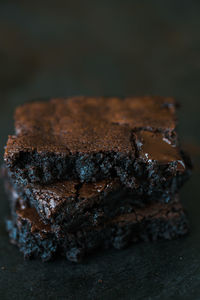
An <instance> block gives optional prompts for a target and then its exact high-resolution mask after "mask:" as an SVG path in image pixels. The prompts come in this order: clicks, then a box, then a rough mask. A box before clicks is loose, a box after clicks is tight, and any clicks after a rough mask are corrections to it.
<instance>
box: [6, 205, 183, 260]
mask: <svg viewBox="0 0 200 300" xmlns="http://www.w3.org/2000/svg"><path fill="white" fill-rule="evenodd" d="M7 230H8V232H9V236H10V240H11V242H12V243H14V244H16V245H17V246H18V247H19V248H20V251H21V252H23V253H24V257H25V258H36V257H38V258H41V259H42V260H43V261H46V260H50V259H52V258H53V257H55V256H57V255H62V256H65V257H66V258H67V259H68V260H70V261H73V262H78V261H80V260H81V259H82V258H83V257H84V256H85V255H87V254H89V253H92V252H94V250H97V249H100V248H110V247H114V248H117V249H121V248H124V247H126V246H128V245H130V244H132V243H134V242H138V241H154V240H157V239H173V238H175V237H178V236H182V235H184V234H186V233H187V232H188V222H187V218H186V216H185V214H184V211H183V208H182V205H181V204H180V203H179V202H175V203H171V204H158V203H157V204H149V205H147V206H146V207H145V208H135V209H134V212H131V213H128V214H123V215H120V216H118V217H115V218H113V219H110V220H109V221H107V222H106V223H104V225H103V226H96V227H95V226H92V227H85V228H81V230H80V231H76V232H73V233H72V232H66V231H63V230H62V229H61V228H60V227H58V228H57V229H56V228H54V229H52V228H51V226H50V225H46V224H44V223H43V221H42V219H41V218H40V216H39V215H38V213H37V211H36V210H35V209H34V208H23V207H19V205H18V209H17V210H16V212H15V213H14V214H12V217H11V219H10V220H8V221H7Z"/></svg>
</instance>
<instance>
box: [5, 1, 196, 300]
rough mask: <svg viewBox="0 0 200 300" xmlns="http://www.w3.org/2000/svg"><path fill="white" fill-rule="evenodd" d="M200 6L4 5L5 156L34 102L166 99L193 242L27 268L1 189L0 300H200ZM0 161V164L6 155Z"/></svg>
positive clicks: (130, 3)
mask: <svg viewBox="0 0 200 300" xmlns="http://www.w3.org/2000/svg"><path fill="white" fill-rule="evenodd" d="M199 86H200V1H198V0H197V1H184V0H182V1H175V0H168V1H164V0H159V1H156V0H152V1H150V0H141V1H133V0H132V1H131V0H130V1H126V0H125V1H119V0H107V1H106V0H101V1H95V0H93V1H88V0H87V1H86V0H85V1H81V0H80V1H64V0H63V1H46V0H40V1H39V0H34V1H20V0H18V1H9V0H7V1H6V0H5V1H0V137H1V140H0V142H1V154H3V146H4V145H5V143H6V139H7V135H8V134H11V133H12V132H13V120H12V115H13V111H14V108H15V107H16V106H17V105H19V104H21V103H23V102H25V101H29V100H31V99H34V98H46V97H49V96H70V95H94V96H95V95H106V96H109V95H115V96H127V95H163V96H174V97H175V98H176V99H177V100H178V101H179V102H180V103H181V104H182V108H181V111H180V113H179V121H180V122H179V133H180V135H181V137H182V140H183V141H184V143H183V146H184V147H185V148H186V149H187V150H188V151H189V152H190V153H191V155H192V157H193V161H194V165H195V170H194V173H193V177H192V179H191V180H190V182H189V183H188V184H187V185H186V186H185V187H184V189H183V190H182V192H181V197H182V200H183V201H184V202H185V206H186V208H187V210H188V212H189V217H190V223H191V234H190V235H189V236H188V237H185V238H182V239H180V240H176V241H172V242H165V241H164V242H162V241H161V242H157V243H152V244H139V245H135V246H133V247H131V248H129V249H125V250H123V251H120V252H119V251H113V250H110V251H108V252H107V253H102V254H101V253H99V254H97V255H96V256H93V257H91V258H88V259H87V260H86V261H85V262H84V263H83V264H81V265H73V264H70V263H68V262H66V261H64V260H59V261H56V262H51V263H45V264H42V263H41V262H40V261H24V260H23V257H22V255H21V254H20V253H19V252H18V250H17V249H16V248H15V247H14V246H12V245H10V244H9V242H8V237H7V234H6V232H5V227H4V218H5V216H6V214H7V213H8V205H7V199H6V196H5V194H4V191H3V188H2V184H1V190H0V193H1V195H0V196H1V199H0V201H1V203H0V299H37V298H38V299H45V298H47V299H105V300H106V299H148V300H151V299H191V300H192V299H200V203H199V200H200V199H199V189H198V185H199V166H200V165H199V154H200V134H199V128H200V118H199V113H200V102H199V94H200V90H199ZM1 157H2V155H1Z"/></svg>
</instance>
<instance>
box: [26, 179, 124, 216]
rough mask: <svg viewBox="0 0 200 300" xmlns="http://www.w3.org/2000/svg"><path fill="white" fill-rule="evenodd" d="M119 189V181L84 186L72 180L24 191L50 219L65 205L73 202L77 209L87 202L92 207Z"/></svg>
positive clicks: (36, 186)
mask: <svg viewBox="0 0 200 300" xmlns="http://www.w3.org/2000/svg"><path fill="white" fill-rule="evenodd" d="M119 187H120V184H119V180H117V179H114V180H111V179H110V180H108V179H107V180H102V181H100V182H96V183H83V184H80V183H78V181H75V180H71V181H63V182H57V183H54V184H49V185H46V186H43V185H38V184H34V185H28V186H26V187H24V191H25V193H26V195H27V196H28V197H30V195H32V197H33V198H34V199H35V201H37V202H38V205H39V207H40V208H41V209H42V210H41V211H40V212H41V214H42V215H44V216H45V218H47V219H49V218H52V217H53V215H54V214H57V212H58V211H59V209H62V208H63V206H65V205H70V203H72V202H73V203H74V204H75V205H76V206H77V209H78V207H81V206H82V205H85V204H86V203H85V202H87V203H88V205H89V204H91V205H92V204H93V202H94V201H97V199H98V200H99V201H100V200H101V198H102V197H103V198H104V197H106V196H107V195H108V194H109V193H110V192H113V191H116V190H118V189H119Z"/></svg>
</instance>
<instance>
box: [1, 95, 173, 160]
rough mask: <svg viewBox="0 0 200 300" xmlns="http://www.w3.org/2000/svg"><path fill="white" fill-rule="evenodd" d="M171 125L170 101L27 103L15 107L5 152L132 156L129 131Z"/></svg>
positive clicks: (82, 99)
mask: <svg viewBox="0 0 200 300" xmlns="http://www.w3.org/2000/svg"><path fill="white" fill-rule="evenodd" d="M175 123H176V119H175V102H174V100H173V99H171V98H162V97H142V98H124V99H119V98H103V97H100V98H91V97H73V98H67V99H51V100H50V101H48V102H32V103H27V104H24V105H22V106H20V107H19V108H17V110H16V113H15V127H16V136H10V137H9V140H8V144H7V150H6V153H7V152H11V151H21V150H25V151H34V150H36V151H37V152H54V153H62V154H76V153H88V152H101V151H115V152H120V153H124V154H131V155H133V156H134V151H133V141H132V134H133V132H134V131H137V130H138V129H145V130H150V131H152V130H154V131H160V132H171V131H173V130H174V129H175V125H176V124H175Z"/></svg>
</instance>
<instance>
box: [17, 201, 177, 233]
mask: <svg viewBox="0 0 200 300" xmlns="http://www.w3.org/2000/svg"><path fill="white" fill-rule="evenodd" d="M16 213H17V216H18V221H19V222H20V219H21V220H24V221H27V222H28V223H29V224H30V226H31V232H32V233H34V232H39V233H40V234H41V235H42V236H44V234H45V233H48V232H52V231H53V230H52V228H51V226H50V225H46V224H44V223H43V221H42V219H41V218H40V216H39V215H38V213H37V211H36V210H35V208H19V209H18V210H17V211H16ZM182 213H183V207H182V205H181V203H180V202H178V200H177V201H175V202H174V203H171V204H155V203H153V204H149V205H148V206H147V207H145V209H144V208H143V209H141V208H135V209H134V212H131V213H126V214H122V215H120V216H117V217H114V218H112V219H110V220H108V221H107V225H109V224H111V225H112V224H116V225H119V226H123V225H125V224H126V223H139V222H142V221H143V220H145V219H153V220H156V219H166V220H169V221H170V220H171V219H174V218H179V217H180V215H181V214H182ZM89 228H90V230H95V229H101V226H98V227H89ZM87 230H88V228H87Z"/></svg>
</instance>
